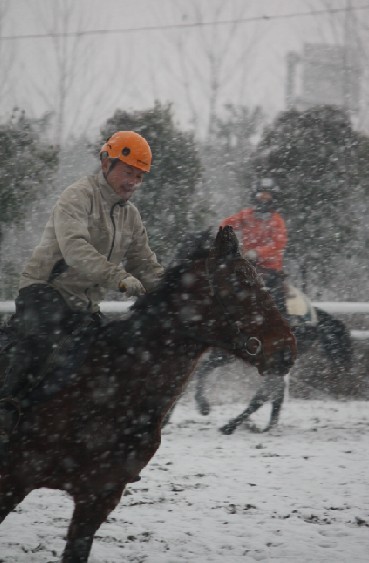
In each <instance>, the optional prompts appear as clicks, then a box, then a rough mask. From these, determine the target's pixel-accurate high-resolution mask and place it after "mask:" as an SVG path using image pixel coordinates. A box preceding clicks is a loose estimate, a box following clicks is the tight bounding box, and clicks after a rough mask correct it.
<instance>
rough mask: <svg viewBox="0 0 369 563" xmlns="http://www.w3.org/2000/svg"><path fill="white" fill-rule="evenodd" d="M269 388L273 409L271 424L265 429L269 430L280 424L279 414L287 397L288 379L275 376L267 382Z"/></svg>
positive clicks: (265, 430)
mask: <svg viewBox="0 0 369 563" xmlns="http://www.w3.org/2000/svg"><path fill="white" fill-rule="evenodd" d="M267 385H268V390H269V400H271V402H272V410H271V413H270V419H269V424H268V426H266V427H265V428H264V430H263V432H268V430H271V429H272V428H274V427H275V426H277V424H278V420H279V415H280V413H281V409H282V405H283V403H284V399H285V389H286V380H285V379H284V378H280V377H279V376H276V377H273V378H272V379H270V381H269V382H267Z"/></svg>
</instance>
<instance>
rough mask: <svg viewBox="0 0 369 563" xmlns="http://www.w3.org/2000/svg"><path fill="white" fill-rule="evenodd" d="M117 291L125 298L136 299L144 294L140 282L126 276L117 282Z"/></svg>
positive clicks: (144, 290)
mask: <svg viewBox="0 0 369 563" xmlns="http://www.w3.org/2000/svg"><path fill="white" fill-rule="evenodd" d="M119 291H121V292H122V293H125V294H126V296H127V297H137V296H138V295H143V294H144V293H146V289H145V288H144V286H143V285H142V283H141V282H140V280H138V279H137V278H135V277H133V276H127V277H126V278H124V279H123V280H122V281H120V282H119Z"/></svg>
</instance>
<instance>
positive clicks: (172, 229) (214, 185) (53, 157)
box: [0, 102, 369, 299]
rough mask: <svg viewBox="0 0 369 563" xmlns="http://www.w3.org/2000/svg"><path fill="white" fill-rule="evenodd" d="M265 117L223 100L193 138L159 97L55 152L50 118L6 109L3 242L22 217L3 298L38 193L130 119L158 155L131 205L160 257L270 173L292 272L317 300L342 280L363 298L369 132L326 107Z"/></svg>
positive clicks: (91, 161)
mask: <svg viewBox="0 0 369 563" xmlns="http://www.w3.org/2000/svg"><path fill="white" fill-rule="evenodd" d="M264 123H265V116H264V115H263V112H262V110H261V108H247V107H245V106H232V105H228V106H226V107H225V108H224V113H223V117H222V118H221V119H220V118H217V119H215V120H214V124H213V127H212V136H211V139H209V140H208V141H206V142H199V141H198V140H196V138H195V135H194V134H193V133H192V132H188V131H183V130H182V129H181V128H180V127H179V126H178V125H177V123H176V119H175V115H174V113H173V109H172V106H171V104H161V103H159V102H156V103H155V105H154V106H153V107H151V108H148V109H146V110H142V111H132V112H128V111H123V110H120V109H117V110H116V111H115V113H114V114H113V115H112V116H111V117H110V118H109V119H108V120H107V122H106V123H105V124H104V125H103V127H102V128H101V133H100V135H98V136H97V137H96V139H95V140H93V141H89V142H87V141H86V140H85V139H79V140H78V141H72V142H71V143H70V144H69V145H68V146H66V147H64V148H63V151H61V149H60V148H59V147H53V146H52V145H51V144H50V143H49V142H48V141H47V139H48V137H47V126H48V120H47V117H46V116H45V118H43V119H40V120H32V119H29V118H27V117H26V116H25V115H24V113H22V112H15V113H13V115H12V116H11V117H10V118H9V120H8V121H6V122H5V123H3V125H1V126H0V172H1V173H0V242H1V243H3V239H4V237H1V234H3V235H4V233H6V232H7V231H8V230H9V229H10V228H12V229H14V225H15V224H17V225H19V227H18V231H17V233H18V237H17V240H14V241H12V244H14V245H15V246H13V247H12V246H11V245H10V246H9V242H8V243H7V248H6V249H5V248H4V245H3V244H2V248H1V251H2V252H1V256H2V274H1V285H2V297H3V298H11V297H14V295H15V293H16V287H17V277H18V273H19V271H20V270H21V267H22V263H17V261H16V259H15V256H16V252H14V253H13V251H12V250H9V248H10V249H11V248H13V250H14V248H15V247H16V245H18V246H19V244H20V242H19V241H20V240H21V235H20V233H21V232H22V231H23V234H24V239H23V240H24V241H25V243H24V244H25V246H27V241H28V240H32V237H30V234H31V233H30V231H32V234H33V236H34V235H35V233H36V234H37V236H39V235H40V234H41V231H42V229H43V227H44V221H41V219H40V221H37V220H36V221H35V220H34V218H35V217H37V213H36V212H35V208H36V211H37V206H38V205H39V202H43V205H46V204H45V202H48V203H49V205H48V206H47V207H48V212H49V211H50V209H51V207H52V202H51V200H52V199H53V198H54V199H55V197H56V196H57V193H60V191H61V190H62V189H64V188H65V187H66V186H67V185H69V184H70V183H71V182H73V181H74V180H76V179H78V178H79V177H80V176H81V175H83V174H85V173H87V171H86V167H87V163H88V167H89V169H88V173H93V172H95V171H96V170H97V169H98V166H99V162H98V152H99V148H100V147H101V145H102V144H103V142H104V141H105V140H106V139H107V138H108V137H109V136H110V135H111V134H112V133H113V132H114V131H116V130H124V129H134V130H136V131H138V132H139V133H141V134H142V135H143V136H144V137H145V138H147V140H148V141H149V143H150V146H151V148H152V152H153V156H154V159H153V166H152V171H151V172H150V174H149V175H148V176H147V177H146V178H145V181H144V184H143V186H142V187H141V188H140V190H138V192H137V193H136V194H135V197H134V203H135V204H137V206H138V208H139V209H140V212H141V214H142V217H143V220H144V222H145V224H146V226H147V229H148V232H149V236H150V241H151V246H152V248H153V249H154V250H155V252H156V253H157V255H158V257H159V259H160V260H161V261H162V262H163V263H164V264H167V263H168V262H169V261H170V258H171V257H172V256H173V254H174V252H175V250H176V246H177V245H178V243H179V242H180V241H181V239H182V238H183V237H184V236H185V235H186V233H187V232H188V231H193V230H197V229H202V228H204V227H207V226H214V227H216V225H217V224H218V223H219V221H220V220H221V219H222V218H223V217H224V216H226V215H229V214H231V213H233V212H236V211H238V210H239V209H240V208H242V207H244V206H246V205H248V203H249V195H250V192H251V189H252V185H253V183H254V182H255V180H256V178H257V177H261V176H265V175H270V176H272V177H273V178H274V179H275V180H276V182H277V184H278V185H279V187H280V195H279V201H278V205H279V208H280V211H281V212H282V213H283V215H284V217H285V219H286V221H287V225H288V229H289V245H288V250H287V256H286V263H287V269H288V270H291V272H292V274H291V275H293V276H294V277H296V278H298V280H299V282H300V283H301V284H302V285H303V286H304V288H305V290H306V291H307V292H308V293H309V295H310V296H311V297H313V298H316V297H318V296H319V295H321V294H322V292H324V291H325V290H326V288H331V290H332V291H333V292H337V291H338V293H336V295H337V296H338V295H340V298H341V299H343V298H347V296H346V295H344V291H346V289H347V291H348V297H350V296H351V297H357V298H359V296H358V294H357V293H356V291H355V288H353V287H350V284H348V283H347V281H348V279H349V280H351V283H352V284H354V283H356V286H358V284H360V280H361V278H363V277H364V278H365V275H367V272H366V268H367V266H366V263H367V260H366V258H365V256H367V249H368V240H369V232H368V227H367V221H366V217H367V212H368V187H369V137H368V136H366V135H364V134H362V133H359V132H357V131H355V129H354V128H353V127H352V124H351V120H350V118H349V117H348V115H346V113H345V112H344V111H343V110H342V109H339V108H335V107H331V106H321V107H316V108H312V109H310V110H306V111H303V112H299V111H289V112H282V113H281V114H280V115H278V116H277V118H276V119H275V120H274V122H273V123H271V124H269V125H268V126H266V127H265V126H264ZM61 163H64V164H63V165H61ZM64 177H65V181H66V182H67V183H66V184H63V180H64ZM31 204H33V209H34V210H33V219H32V221H30V220H27V213H29V209H30V207H31ZM11 226H12V227H11ZM30 251H31V248H27V249H26V252H28V253H29V252H30ZM23 258H24V256H23ZM352 270H353V271H352ZM355 275H356V278H355ZM9 280H10V281H9ZM363 283H364V282H363ZM4 288H5V289H4ZM365 290H366V288H365V289H364V291H365Z"/></svg>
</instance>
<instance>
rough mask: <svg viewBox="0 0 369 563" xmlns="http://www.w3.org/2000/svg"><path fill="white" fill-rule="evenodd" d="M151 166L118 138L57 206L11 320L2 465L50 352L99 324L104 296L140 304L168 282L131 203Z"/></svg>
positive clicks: (140, 151) (145, 155)
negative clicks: (27, 391) (22, 400)
mask: <svg viewBox="0 0 369 563" xmlns="http://www.w3.org/2000/svg"><path fill="white" fill-rule="evenodd" d="M151 160H152V154H151V149H150V147H149V144H148V143H147V141H146V140H145V139H144V138H143V137H142V136H141V135H139V134H138V133H136V132H134V131H118V132H116V133H114V134H113V135H112V136H111V137H110V138H109V139H108V140H107V141H106V143H105V144H104V145H103V146H102V148H101V150H100V162H101V168H100V171H99V172H98V173H97V174H95V175H92V176H89V177H85V178H81V179H80V180H78V181H77V182H75V183H74V184H72V185H71V186H69V187H68V188H67V189H66V190H65V191H64V192H63V193H62V194H61V196H60V198H59V199H58V201H57V203H56V205H55V207H54V209H53V211H52V213H51V215H50V218H49V220H48V222H47V224H46V227H45V230H44V232H43V235H42V238H41V241H40V243H39V245H38V246H37V247H36V248H35V250H34V252H33V254H32V256H31V258H30V259H29V261H28V263H27V264H26V266H25V268H24V271H23V273H22V275H21V277H20V290H19V295H18V297H17V298H16V301H15V304H16V313H15V315H14V317H13V318H12V320H11V326H12V328H13V329H14V330H15V332H16V336H17V341H16V344H15V346H14V347H13V350H12V351H11V356H10V361H9V366H8V368H7V371H6V374H5V380H4V384H3V387H2V389H1V390H0V459H1V451H2V452H3V454H4V452H5V450H6V444H7V442H8V439H9V433H10V432H11V429H12V426H13V418H14V407H17V405H18V402H19V394H20V392H22V393H21V394H22V395H23V391H24V388H27V387H34V385H35V384H36V383H37V378H39V377H40V375H39V374H40V373H42V369H41V372H40V368H41V367H42V366H43V365H44V364H45V361H46V360H47V359H48V358H49V356H50V354H51V352H52V351H53V350H55V349H56V348H58V347H60V346H63V341H64V339H65V338H66V337H67V336H68V335H70V334H71V333H72V332H73V331H75V330H76V327H80V326H83V325H84V326H86V324H93V323H96V322H97V323H98V322H99V318H100V313H99V302H100V301H101V299H102V298H103V295H104V290H108V289H109V290H117V291H120V292H123V293H125V295H126V296H127V297H131V296H137V295H141V294H143V293H145V291H146V290H149V289H151V288H153V287H154V286H155V285H156V284H157V282H158V280H159V279H160V277H161V276H162V274H163V268H162V266H161V265H160V264H159V263H158V261H157V259H156V256H155V254H154V252H153V251H152V250H151V249H150V246H149V242H148V237H147V233H146V229H145V227H144V225H143V223H142V220H141V217H140V213H139V211H138V210H137V208H136V207H135V206H134V205H133V204H132V203H131V202H130V201H129V199H130V198H131V197H132V195H133V194H134V192H135V190H136V189H137V188H138V187H139V186H140V185H141V183H142V181H143V178H144V175H145V174H146V173H148V172H149V171H150V166H151ZM123 260H124V267H123V264H122V262H123Z"/></svg>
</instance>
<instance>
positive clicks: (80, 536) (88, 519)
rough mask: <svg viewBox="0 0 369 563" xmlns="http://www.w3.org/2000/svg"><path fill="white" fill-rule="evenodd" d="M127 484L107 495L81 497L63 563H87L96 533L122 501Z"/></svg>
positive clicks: (74, 512) (76, 505)
mask: <svg viewBox="0 0 369 563" xmlns="http://www.w3.org/2000/svg"><path fill="white" fill-rule="evenodd" d="M124 487H125V483H123V484H121V485H120V486H119V487H117V488H115V489H114V490H113V491H110V492H109V493H107V494H98V493H97V494H91V495H88V496H87V495H86V496H82V495H79V496H78V497H76V498H75V499H74V501H75V507H74V511H73V517H72V521H71V523H70V526H69V529H68V534H67V543H66V546H65V550H64V553H63V556H62V560H61V561H62V563H86V562H87V560H88V556H89V554H90V551H91V547H92V542H93V540H94V535H95V533H96V531H97V530H98V529H99V528H100V526H101V524H102V523H103V522H105V520H106V519H107V517H108V516H109V514H110V512H111V511H112V510H114V508H115V507H116V506H117V504H118V503H119V501H120V498H121V496H122V493H123V489H124Z"/></svg>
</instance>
